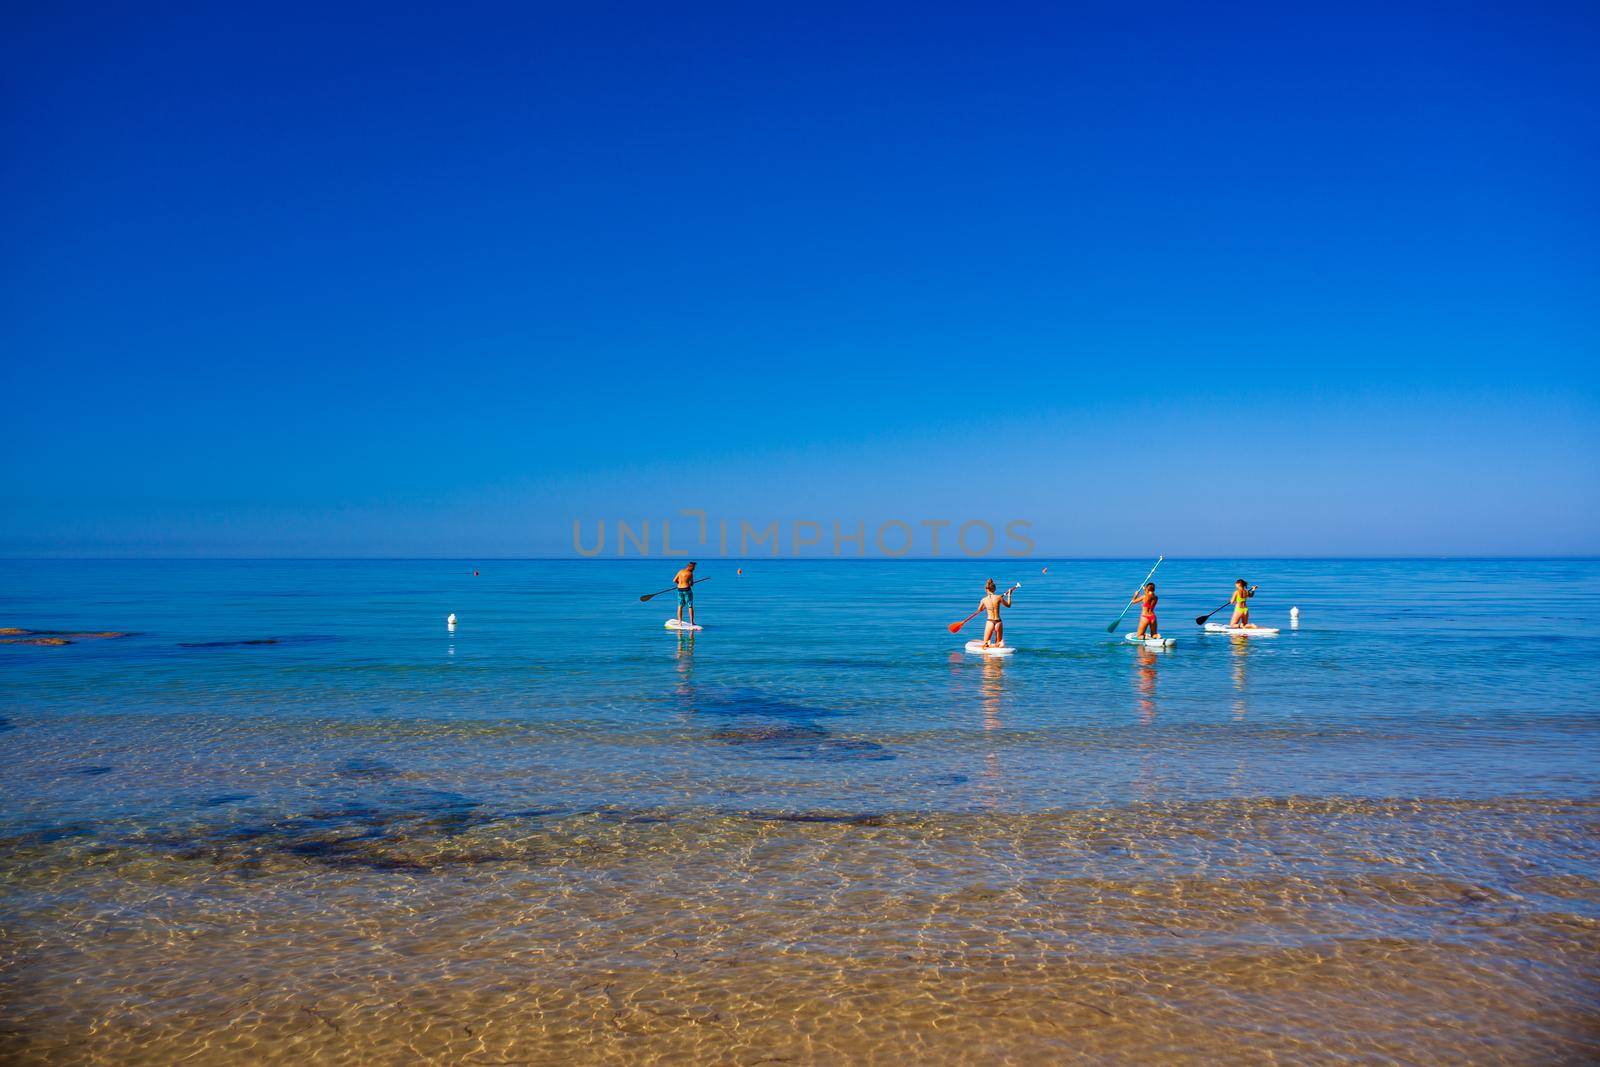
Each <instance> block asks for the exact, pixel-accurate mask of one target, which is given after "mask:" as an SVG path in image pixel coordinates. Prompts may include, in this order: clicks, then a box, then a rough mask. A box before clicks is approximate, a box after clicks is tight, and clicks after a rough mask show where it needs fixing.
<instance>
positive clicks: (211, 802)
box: [200, 793, 255, 808]
mask: <svg viewBox="0 0 1600 1067" xmlns="http://www.w3.org/2000/svg"><path fill="white" fill-rule="evenodd" d="M253 796H255V794H254V793H223V794H221V795H219V796H214V797H206V798H205V799H204V800H202V801H201V802H200V803H202V804H203V805H205V806H206V807H208V808H220V807H221V806H222V805H224V804H237V803H238V802H239V801H241V800H249V799H250V798H251V797H253Z"/></svg>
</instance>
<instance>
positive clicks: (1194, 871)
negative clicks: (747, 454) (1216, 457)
mask: <svg viewBox="0 0 1600 1067" xmlns="http://www.w3.org/2000/svg"><path fill="white" fill-rule="evenodd" d="M740 567H742V568H743V571H744V573H743V574H742V575H740V574H738V573H737V568H740ZM1148 567H1149V562H1148V561H1120V562H1118V561H1088V562H1086V561H1045V560H1028V561H1003V562H1002V561H960V562H956V561H933V562H874V561H818V562H807V561H793V560H766V559H762V560H750V561H742V562H735V561H721V560H711V561H705V562H704V564H703V566H702V568H701V575H702V576H703V577H709V578H710V579H711V580H710V581H708V582H706V583H704V584H703V585H701V586H699V587H698V590H697V602H698V603H697V606H698V608H699V612H700V620H699V621H700V622H702V623H703V624H704V625H705V629H704V631H703V632H700V633H698V634H695V635H692V636H690V635H679V634H675V633H673V632H670V631H667V630H665V629H664V628H663V626H662V623H663V621H664V620H665V619H666V618H668V617H669V616H670V615H671V614H672V612H673V608H674V605H675V598H674V597H672V596H671V595H670V594H668V595H663V596H660V597H657V598H656V599H655V600H653V601H652V602H650V603H640V602H639V600H638V597H639V595H640V594H642V593H648V592H652V591H654V590H657V589H661V588H663V587H665V586H667V585H669V584H670V580H671V576H672V572H673V570H674V566H673V564H671V563H666V564H663V563H659V562H651V561H611V562H598V561H577V562H550V561H529V562H511V561H492V560H491V561H486V562H479V563H470V562H469V563H463V562H455V561H442V562H441V561H206V562H189V561H185V562H176V561H3V562H0V626H4V627H13V628H18V629H21V630H26V631H32V632H31V633H22V634H16V635H11V639H12V641H13V642H15V643H7V644H0V758H3V760H4V764H3V767H4V774H3V775H0V783H3V784H0V800H3V801H4V804H3V809H0V924H3V925H0V1058H3V1059H7V1060H14V1061H20V1062H53V1063H61V1062H105V1063H134V1062H148V1063H171V1062H175V1061H177V1060H178V1059H180V1058H183V1057H193V1059H192V1060H190V1061H186V1062H199V1063H205V1062H217V1063H220V1062H237V1061H240V1060H257V1061H262V1060H282V1061H284V1062H291V1061H293V1062H306V1060H307V1059H308V1058H309V1059H312V1060H321V1061H326V1062H395V1063H399V1062H418V1061H430V1060H431V1061H437V1062H463V1063H471V1062H480V1063H495V1062H500V1063H504V1062H536V1063H543V1062H550V1063H555V1062H562V1063H572V1062H619V1061H622V1062H627V1061H644V1062H654V1061H656V1060H660V1061H663V1062H695V1061H712V1062H734V1063H745V1062H750V1063H754V1062H761V1061H770V1062H785V1061H787V1062H853V1061H857V1060H861V1059H873V1058H882V1057H886V1056H889V1055H895V1056H903V1055H914V1056H917V1057H918V1058H920V1059H922V1060H926V1061H930V1062H937V1061H952V1062H954V1061H961V1060H973V1059H977V1060H1003V1059H1006V1058H1014V1059H1016V1060H1018V1061H1019V1062H1020V1061H1037V1060H1039V1059H1041V1058H1044V1059H1056V1060H1070V1059H1074V1058H1082V1059H1085V1060H1093V1061H1097V1062H1107V1061H1110V1062H1119V1061H1121V1062H1130V1063H1132V1062H1146V1063H1147V1062H1151V1061H1152V1059H1160V1060H1163V1061H1168V1062H1173V1061H1176V1062H1183V1061H1193V1062H1203V1061H1208V1060H1214V1059H1215V1058H1217V1057H1219V1056H1232V1057H1234V1058H1238V1059H1244V1060H1263V1059H1267V1058H1269V1057H1273V1056H1276V1057H1279V1058H1280V1059H1284V1058H1287V1059H1291V1060H1301V1061H1308V1062H1321V1061H1328V1060H1352V1061H1357V1060H1359V1061H1368V1060H1374V1059H1399V1060H1404V1061H1407V1062H1415V1063H1459V1062H1464V1061H1472V1062H1515V1063H1527V1062H1580V1061H1583V1060H1585V1059H1587V1058H1589V1057H1591V1056H1593V1055H1595V1054H1596V1051H1597V1046H1596V1044H1595V1035H1596V1029H1597V1025H1600V1023H1597V1017H1596V1014H1595V1011H1594V1008H1593V1005H1594V1004H1595V1003H1596V999H1597V997H1596V995H1597V993H1600V968H1597V959H1600V952H1597V949H1600V892H1597V890H1600V840H1597V837H1596V828H1597V822H1596V814H1597V812H1600V806H1597V798H1600V790H1597V784H1600V760H1597V756H1600V711H1597V707H1596V696H1597V692H1600V685H1597V682H1600V658H1597V656H1596V653H1595V643H1594V641H1595V635H1596V633H1597V632H1600V563H1597V562H1594V561H1517V560H1510V561H1506V560H1492V561H1433V560H1429V561H1417V560H1395V561H1368V560H1362V561H1320V560H1319V561H1312V560H1168V561H1166V562H1165V563H1164V564H1163V565H1162V567H1161V569H1160V570H1159V571H1158V572H1157V574H1156V582H1157V585H1158V591H1159V593H1160V595H1161V598H1162V599H1161V605H1160V615H1161V622H1162V629H1163V631H1164V632H1165V633H1166V634H1168V635H1170V636H1175V637H1176V638H1177V639H1178V641H1177V644H1176V645H1175V646H1174V647H1173V648H1172V649H1171V650H1169V651H1165V652H1154V651H1147V650H1143V649H1139V648H1136V647H1134V646H1131V645H1129V644H1126V643H1125V642H1123V641H1122V640H1121V634H1122V633H1123V632H1125V631H1127V630H1131V629H1132V628H1133V618H1134V617H1135V616H1136V614H1137V611H1135V612H1133V613H1130V616H1129V618H1128V619H1127V620H1125V625H1124V626H1122V627H1119V628H1118V630H1117V632H1116V634H1114V635H1110V634H1107V632H1106V629H1105V628H1106V625H1107V624H1108V623H1110V622H1111V620H1112V619H1113V618H1115V617H1116V615H1117V612H1118V611H1120V610H1121V606H1122V603H1123V602H1124V599H1125V598H1126V596H1127V595H1129V594H1131V592H1132V590H1133V587H1134V586H1135V585H1136V583H1137V582H1138V580H1139V579H1140V578H1141V577H1142V576H1143V574H1144V573H1145V571H1146V570H1148ZM1045 568H1048V572H1047V573H1046V570H1045ZM474 569H476V570H477V571H478V572H480V573H478V574H476V575H475V574H474ZM991 576H992V577H994V578H995V579H996V580H997V581H998V582H1000V583H1001V584H1002V585H1006V584H1010V583H1011V582H1013V581H1020V582H1021V583H1022V588H1021V589H1020V590H1019V591H1018V592H1017V593H1016V594H1015V606H1014V608H1013V609H1012V610H1011V611H1010V612H1008V613H1007V616H1006V619H1007V639H1008V642H1009V643H1011V644H1013V645H1015V646H1016V647H1017V649H1018V651H1017V653H1016V655H1015V656H1014V657H1011V658H1010V659H1008V660H994V659H980V658H977V657H973V656H969V655H966V654H964V653H963V652H962V644H963V642H964V641H965V640H966V639H967V638H968V637H969V636H978V635H980V634H981V620H980V621H975V622H974V623H971V624H968V627H967V629H966V630H965V631H963V633H962V634H961V635H960V636H952V635H951V634H950V633H949V632H948V630H947V628H946V626H947V624H948V623H950V622H953V621H956V620H958V619H961V618H963V617H964V616H966V615H967V614H969V613H970V612H971V611H972V610H973V609H974V608H975V607H976V604H977V601H978V598H979V597H980V596H981V595H982V583H983V580H984V579H985V578H987V577H991ZM1236 577H1243V578H1246V579H1248V580H1249V581H1251V582H1252V583H1256V584H1258V585H1259V586H1260V592H1259V594H1258V597H1257V599H1256V600H1255V601H1254V610H1253V619H1254V621H1256V622H1258V623H1260V624H1262V625H1266V626H1277V627H1281V628H1282V632H1281V633H1280V634H1278V635H1277V636H1273V637H1255V638H1249V639H1244V638H1238V639H1234V638H1229V637H1226V636H1211V635H1204V634H1201V633H1199V632H1198V628H1197V627H1196V626H1195V625H1194V617H1195V616H1196V615H1199V614H1202V613H1204V612H1207V611H1210V610H1211V609H1213V608H1215V607H1217V606H1218V605H1219V604H1220V603H1222V602H1223V601H1225V600H1226V599H1227V597H1228V594H1229V592H1230V589H1231V586H1232V582H1233V579H1234V578H1236ZM1291 607H1298V608H1299V624H1298V626H1297V627H1291V620H1290V614H1289V611H1290V608H1291ZM451 612H454V613H455V614H456V616H457V618H458V623H457V625H456V627H455V628H454V629H453V630H450V629H448V628H447V627H446V624H445V617H446V615H447V614H449V613H451ZM1226 616H1227V612H1226V611H1223V612H1221V613H1219V615H1218V616H1217V618H1218V619H1219V620H1225V619H1226ZM48 631H64V632H67V633H74V632H77V633H85V632H86V633H100V632H115V633H121V634H123V635H124V636H115V637H79V638H69V639H70V640H71V642H72V643H70V644H65V645H55V644H46V645H41V644H30V643H23V642H25V641H29V640H34V639H37V638H39V637H45V638H50V637H52V636H56V635H53V634H50V633H48Z"/></svg>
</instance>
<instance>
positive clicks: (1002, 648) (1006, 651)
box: [967, 641, 1016, 656]
mask: <svg viewBox="0 0 1600 1067" xmlns="http://www.w3.org/2000/svg"><path fill="white" fill-rule="evenodd" d="M967 651H968V652H971V653H972V654H973V655H974V656H1009V655H1011V653H1013V652H1015V651H1016V649H1015V648H1012V647H1011V646H1010V645H990V646H989V647H988V648H984V647H983V642H982V641H968V642H967Z"/></svg>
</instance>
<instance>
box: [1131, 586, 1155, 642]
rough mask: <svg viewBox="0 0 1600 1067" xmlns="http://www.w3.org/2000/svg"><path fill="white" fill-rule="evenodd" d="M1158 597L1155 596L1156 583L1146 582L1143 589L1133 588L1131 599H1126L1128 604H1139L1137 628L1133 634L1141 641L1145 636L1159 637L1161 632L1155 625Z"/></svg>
mask: <svg viewBox="0 0 1600 1067" xmlns="http://www.w3.org/2000/svg"><path fill="white" fill-rule="evenodd" d="M1159 599H1160V598H1159V597H1157V596H1156V583H1155V582H1146V583H1144V588H1143V589H1135V590H1134V592H1133V599H1132V600H1130V601H1128V603H1130V604H1132V603H1137V604H1138V605H1139V630H1138V632H1137V633H1135V634H1134V636H1135V637H1137V638H1139V639H1140V640H1141V641H1142V640H1144V639H1145V638H1146V637H1154V638H1157V639H1159V638H1160V637H1161V632H1160V630H1159V629H1158V628H1157V626H1156V601H1157V600H1159ZM1146 631H1149V632H1148V633H1147V632H1146Z"/></svg>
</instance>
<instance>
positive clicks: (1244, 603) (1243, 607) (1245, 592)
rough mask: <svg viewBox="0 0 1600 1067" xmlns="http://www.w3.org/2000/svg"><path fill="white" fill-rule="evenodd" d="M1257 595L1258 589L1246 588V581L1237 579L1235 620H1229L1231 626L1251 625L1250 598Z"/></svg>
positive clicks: (1234, 592) (1235, 586) (1234, 594)
mask: <svg viewBox="0 0 1600 1067" xmlns="http://www.w3.org/2000/svg"><path fill="white" fill-rule="evenodd" d="M1255 595H1256V587H1255V586H1253V585H1252V586H1251V587H1250V588H1248V589H1246V588H1245V587H1244V579H1243V578H1236V579H1234V582H1233V618H1231V619H1229V620H1228V625H1229V626H1249V625H1251V623H1250V598H1251V597H1253V596H1255Z"/></svg>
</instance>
